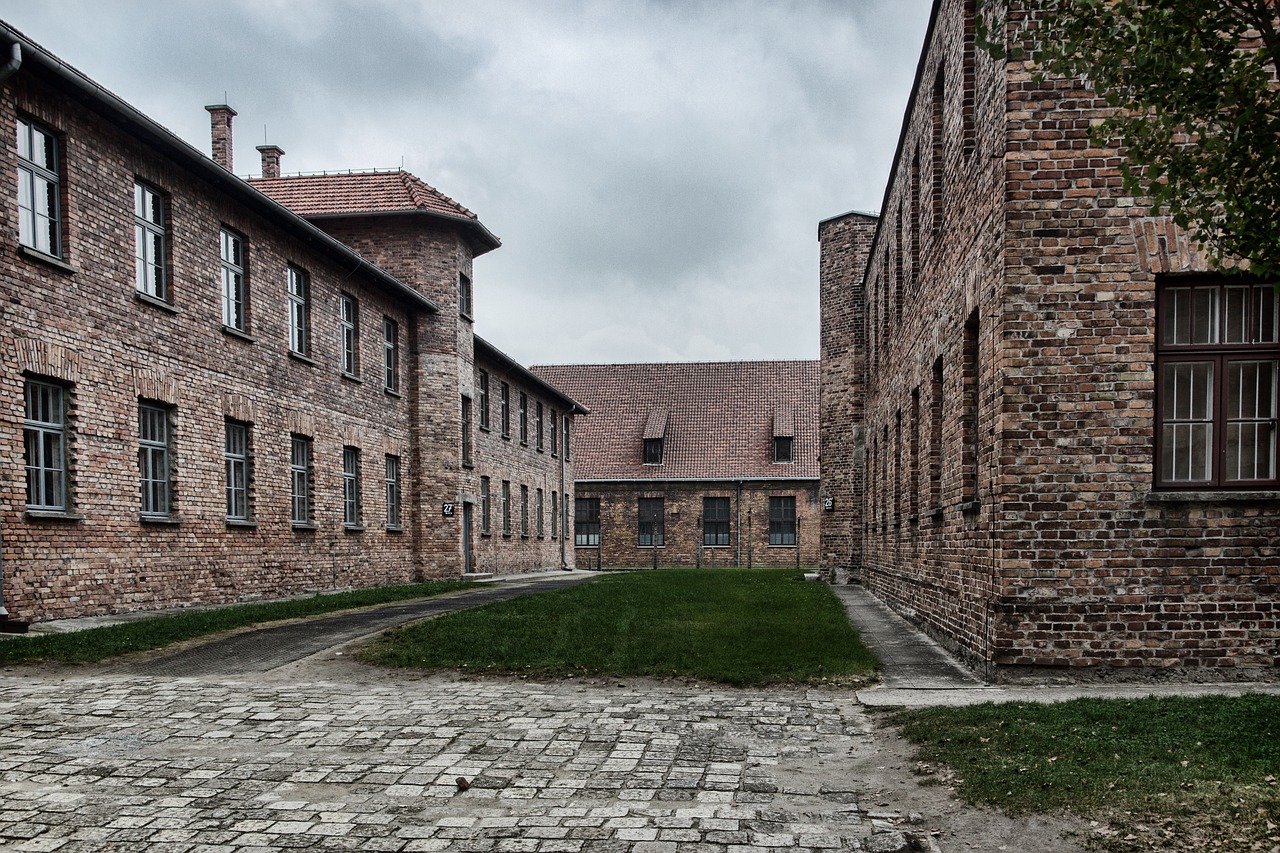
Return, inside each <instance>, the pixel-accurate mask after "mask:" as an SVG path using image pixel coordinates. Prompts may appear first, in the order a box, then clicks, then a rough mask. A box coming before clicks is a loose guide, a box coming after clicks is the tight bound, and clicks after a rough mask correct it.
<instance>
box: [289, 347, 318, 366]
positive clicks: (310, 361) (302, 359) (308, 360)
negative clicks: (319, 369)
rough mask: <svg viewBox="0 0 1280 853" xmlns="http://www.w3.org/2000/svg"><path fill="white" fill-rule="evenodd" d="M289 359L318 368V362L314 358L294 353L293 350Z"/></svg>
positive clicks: (290, 351)
mask: <svg viewBox="0 0 1280 853" xmlns="http://www.w3.org/2000/svg"><path fill="white" fill-rule="evenodd" d="M289 358H291V359H293V360H294V361H300V362H302V363H303V364H307V365H310V366H312V367H315V366H316V360H315V359H314V358H312V357H311V356H309V355H304V354H302V353H300V352H294V351H293V350H289Z"/></svg>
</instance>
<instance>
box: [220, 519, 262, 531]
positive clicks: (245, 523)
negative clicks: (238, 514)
mask: <svg viewBox="0 0 1280 853" xmlns="http://www.w3.org/2000/svg"><path fill="white" fill-rule="evenodd" d="M257 526H258V522H256V521H254V520H253V519H252V518H228V519H227V527H240V528H244V529H247V530H253V529H256V528H257Z"/></svg>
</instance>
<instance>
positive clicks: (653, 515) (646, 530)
mask: <svg viewBox="0 0 1280 853" xmlns="http://www.w3.org/2000/svg"><path fill="white" fill-rule="evenodd" d="M665 522H666V502H665V500H664V499H663V498H640V499H639V500H638V503H637V506H636V532H637V539H638V542H639V545H640V546H641V547H645V548H650V547H658V546H661V545H664V544H666V543H665V539H666V536H665V533H666V531H665V529H664V528H665V526H666V525H665Z"/></svg>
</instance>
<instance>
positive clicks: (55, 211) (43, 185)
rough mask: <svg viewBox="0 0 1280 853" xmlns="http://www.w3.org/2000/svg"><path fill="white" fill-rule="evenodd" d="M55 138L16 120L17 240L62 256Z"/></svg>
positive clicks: (44, 130)
mask: <svg viewBox="0 0 1280 853" xmlns="http://www.w3.org/2000/svg"><path fill="white" fill-rule="evenodd" d="M60 171H61V167H60V164H59V163H58V138H57V137H56V136H55V135H54V134H53V132H52V131H50V130H48V129H46V128H44V127H41V126H40V125H39V124H36V123H35V122H33V121H29V120H27V119H24V118H19V119H18V243H19V244H21V245H23V246H26V247H28V248H30V249H35V250H36V251H37V252H42V253H44V254H46V255H49V256H51V257H55V258H61V257H62V212H61V210H60V206H61V203H62V178H61V174H60Z"/></svg>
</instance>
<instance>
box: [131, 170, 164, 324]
mask: <svg viewBox="0 0 1280 853" xmlns="http://www.w3.org/2000/svg"><path fill="white" fill-rule="evenodd" d="M166 227H167V225H166V223H165V203H164V196H163V195H161V194H160V191H159V190H157V189H155V188H154V187H149V186H147V185H146V184H144V183H142V182H141V181H135V182H134V184H133V237H134V239H133V249H134V252H133V254H134V266H133V283H134V287H136V288H137V290H138V292H139V293H143V294H146V295H147V296H151V297H154V298H156V299H160V300H164V301H166V302H167V301H168V300H169V281H168V275H167V271H166V268H165V266H166V264H165V261H166V258H165V229H166Z"/></svg>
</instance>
